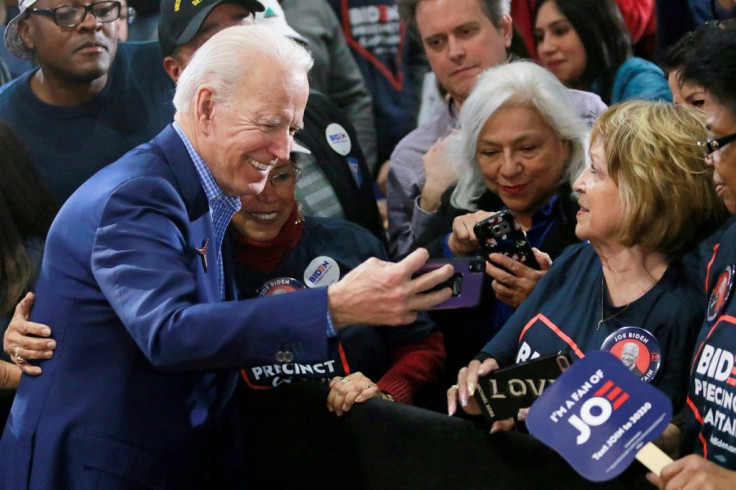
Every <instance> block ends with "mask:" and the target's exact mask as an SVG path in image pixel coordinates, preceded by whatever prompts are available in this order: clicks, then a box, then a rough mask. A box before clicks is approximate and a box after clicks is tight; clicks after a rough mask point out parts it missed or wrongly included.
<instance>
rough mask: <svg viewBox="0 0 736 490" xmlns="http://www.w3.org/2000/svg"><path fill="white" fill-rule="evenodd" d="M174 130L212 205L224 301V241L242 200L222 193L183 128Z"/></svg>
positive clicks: (218, 266)
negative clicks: (192, 163) (190, 159)
mask: <svg viewBox="0 0 736 490" xmlns="http://www.w3.org/2000/svg"><path fill="white" fill-rule="evenodd" d="M174 129H175V130H176V133H177V134H178V135H179V137H180V138H181V140H182V141H183V142H184V146H185V147H186V148H187V152H189V156H190V157H191V158H192V161H193V162H194V167H195V168H196V169H197V174H198V175H199V181H200V182H201V183H202V187H203V188H204V193H205V195H206V196H207V201H208V202H209V204H210V217H212V224H213V225H214V227H215V237H214V238H215V239H214V245H215V247H217V248H216V249H215V250H217V274H218V280H219V285H220V299H221V300H223V301H224V300H225V268H224V267H223V265H222V240H223V238H224V236H225V230H227V225H228V224H230V220H231V219H232V218H233V215H234V214H235V213H236V212H238V211H239V210H240V198H239V197H237V196H236V197H229V196H226V195H225V193H224V192H222V189H220V186H219V185H217V182H215V178H214V177H213V176H212V172H210V169H209V168H208V167H207V164H206V163H204V160H202V157H201V156H199V153H197V150H195V149H194V147H193V146H192V143H191V142H190V141H189V138H187V136H186V135H185V134H184V131H182V129H181V127H180V126H179V125H178V124H177V123H174Z"/></svg>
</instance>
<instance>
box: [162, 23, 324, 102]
mask: <svg viewBox="0 0 736 490" xmlns="http://www.w3.org/2000/svg"><path fill="white" fill-rule="evenodd" d="M263 58H268V59H272V60H274V61H276V62H278V63H279V64H280V65H281V66H283V67H284V68H285V69H287V70H289V71H291V72H295V73H304V75H307V73H308V72H309V70H310V68H312V65H313V64H314V60H313V59H312V56H311V55H310V54H309V52H308V51H307V50H305V49H304V48H303V47H301V46H300V45H299V44H298V43H296V42H294V41H292V40H291V39H289V38H287V37H285V36H282V35H281V34H278V33H276V32H274V31H273V29H271V28H268V27H263V26H255V25H249V26H234V27H228V28H227V29H223V30H222V31H220V32H218V33H217V34H215V35H214V36H212V38H210V39H209V40H208V41H207V42H206V43H204V44H203V45H202V46H201V47H200V48H199V49H198V50H197V52H196V53H195V54H194V56H193V57H192V59H191V60H190V61H189V64H188V65H187V67H186V68H185V69H184V71H183V72H182V74H181V77H180V78H179V82H178V83H177V84H176V93H175V94H174V107H175V108H176V111H177V112H183V113H188V112H190V111H191V105H192V103H193V102H194V98H195V96H196V94H197V90H198V89H199V87H201V86H202V85H210V86H211V87H213V92H214V97H215V100H217V101H219V102H222V103H224V104H226V105H227V104H228V103H229V101H230V100H231V99H232V97H233V95H234V94H235V93H236V91H237V89H238V88H240V87H242V86H243V82H244V80H246V77H247V76H248V71H249V70H250V68H251V64H252V63H258V62H259V60H262V59H263ZM264 88H265V87H264Z"/></svg>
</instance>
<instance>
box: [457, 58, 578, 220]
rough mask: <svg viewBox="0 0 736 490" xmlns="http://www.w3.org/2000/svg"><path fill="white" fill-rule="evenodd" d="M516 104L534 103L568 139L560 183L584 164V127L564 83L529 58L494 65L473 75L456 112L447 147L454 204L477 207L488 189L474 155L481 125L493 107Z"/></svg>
mask: <svg viewBox="0 0 736 490" xmlns="http://www.w3.org/2000/svg"><path fill="white" fill-rule="evenodd" d="M515 105H530V106H532V107H534V108H535V109H536V110H537V111H539V113H540V114H541V115H542V117H543V118H544V119H545V121H547V124H549V125H550V126H552V129H554V131H555V132H556V133H557V135H558V136H559V137H560V138H561V139H563V140H566V141H569V142H570V158H569V160H568V161H567V162H566V163H565V171H564V172H563V176H562V181H561V182H560V183H562V182H564V181H565V180H568V181H570V182H572V181H573V180H574V179H575V178H576V177H577V175H578V174H579V173H580V171H581V170H582V169H583V167H584V165H585V154H586V147H587V139H588V133H589V130H588V127H587V125H586V124H585V122H584V121H583V120H582V119H581V118H580V116H578V114H577V113H576V112H575V106H574V104H573V102H572V99H571V98H570V96H569V94H568V90H567V88H565V86H564V85H562V83H560V82H559V81H558V80H557V78H556V77H555V76H554V75H553V74H552V73H550V72H549V71H547V70H546V69H544V68H542V67H541V66H539V65H537V64H536V63H533V62H531V61H515V62H512V63H506V64H503V65H499V66H495V67H492V68H489V69H488V70H486V71H485V72H484V73H483V74H482V75H480V76H479V77H478V81H477V83H476V85H475V87H474V88H473V90H472V92H471V93H470V95H469V96H468V98H467V99H466V100H465V102H464V103H463V106H462V109H461V110H460V115H459V116H458V121H459V125H460V131H459V132H458V133H457V134H456V135H455V137H454V138H453V143H452V147H451V150H450V153H451V155H452V161H453V162H454V165H455V172H456V173H457V175H458V176H459V177H458V182H457V186H456V187H455V190H454V191H453V193H452V196H451V200H450V202H451V203H452V205H453V206H455V207H458V208H460V209H467V210H470V211H475V210H477V207H478V206H477V204H476V201H477V200H478V198H479V197H480V196H481V195H482V194H483V192H484V191H485V190H486V188H487V187H486V180H485V178H484V177H483V174H482V173H481V171H480V168H479V166H478V162H477V161H476V159H475V150H476V146H477V143H478V137H479V135H480V130H481V129H482V128H483V126H484V125H485V123H486V121H487V120H488V119H489V118H490V117H491V116H493V114H494V113H495V112H496V111H498V110H499V109H501V108H503V107H506V106H515Z"/></svg>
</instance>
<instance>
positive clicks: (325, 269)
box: [304, 255, 340, 288]
mask: <svg viewBox="0 0 736 490" xmlns="http://www.w3.org/2000/svg"><path fill="white" fill-rule="evenodd" d="M338 280H340V266H339V265H337V262H335V259H333V258H332V257H327V256H326V255H320V256H319V257H317V258H316V259H314V260H313V261H311V262H310V263H309V265H308V266H307V268H306V269H305V270H304V284H306V285H307V287H309V288H317V287H320V286H329V285H330V284H332V283H334V282H337V281H338Z"/></svg>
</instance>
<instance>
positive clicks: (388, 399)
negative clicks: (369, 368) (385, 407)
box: [381, 391, 396, 402]
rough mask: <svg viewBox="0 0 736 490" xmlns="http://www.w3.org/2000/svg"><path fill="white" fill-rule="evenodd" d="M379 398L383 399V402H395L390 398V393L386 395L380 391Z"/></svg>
mask: <svg viewBox="0 0 736 490" xmlns="http://www.w3.org/2000/svg"><path fill="white" fill-rule="evenodd" d="M381 398H383V399H384V400H386V401H389V402H393V401H396V400H394V397H393V396H391V393H386V392H385V391H382V392H381Z"/></svg>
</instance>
